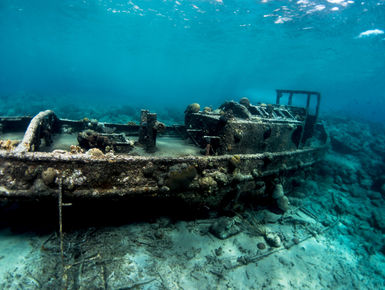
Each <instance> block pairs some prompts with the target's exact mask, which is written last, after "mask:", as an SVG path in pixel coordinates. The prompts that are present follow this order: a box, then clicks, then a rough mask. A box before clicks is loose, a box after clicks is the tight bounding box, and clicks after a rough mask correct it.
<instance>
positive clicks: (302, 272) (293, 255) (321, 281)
mask: <svg viewBox="0 0 385 290" xmlns="http://www.w3.org/2000/svg"><path fill="white" fill-rule="evenodd" d="M327 126H328V129H329V132H330V138H331V149H330V151H329V153H328V154H327V156H326V158H325V160H324V161H322V162H321V163H319V164H317V165H315V166H313V167H312V168H310V169H305V170H302V171H299V172H298V173H297V174H296V175H295V176H293V177H288V178H286V179H282V184H284V188H285V189H286V190H285V192H283V189H282V188H281V186H277V187H276V188H275V191H274V196H272V198H273V200H276V201H277V203H276V204H275V205H273V206H268V205H265V206H262V205H261V206H260V207H249V208H243V209H239V208H238V209H235V210H234V211H233V212H227V213H226V215H219V216H214V215H213V216H206V217H199V218H197V219H192V220H181V219H176V218H173V217H158V218H156V219H151V220H150V221H148V220H147V221H135V222H130V223H126V224H123V225H119V226H115V227H113V226H103V227H102V226H92V227H84V228H81V229H74V230H69V231H65V235H64V251H63V254H64V255H63V257H62V255H61V250H60V238H59V235H58V234H57V233H56V232H54V231H53V232H51V233H48V234H47V233H45V234H43V235H31V234H19V236H18V235H16V234H10V233H9V231H8V230H6V229H4V230H2V233H1V235H2V236H4V238H2V239H1V240H0V262H3V264H2V265H1V266H0V276H1V277H0V278H1V279H0V281H1V282H0V287H1V288H4V289H5V288H11V289H12V288H14V289H18V288H29V289H40V288H43V289H48V288H50V289H53V288H67V289H85V288H102V289H131V288H136V289H195V288H205V289H206V288H207V289H230V288H231V289H260V288H266V289H293V288H301V289H302V288H305V289H324V288H331V289H346V288H359V289H362V288H368V289H380V288H384V287H385V283H384V281H385V256H384V255H385V243H384V242H385V210H384V208H385V200H384V199H385V163H384V156H385V155H384V153H385V137H383V136H385V134H384V133H385V128H384V127H381V126H379V125H378V126H374V125H370V124H368V123H363V122H357V121H352V120H350V119H344V118H329V119H327ZM48 173H50V172H47V180H48V179H49V176H50V175H49V174H48ZM283 197H285V198H286V199H287V201H288V203H287V204H286V203H285V204H280V203H278V200H279V199H282V198H283ZM286 199H285V200H286ZM280 207H284V210H283V208H280ZM65 214H66V211H64V225H65V226H66V219H65V218H66V215H65ZM99 214H100V215H103V214H104V213H103V212H100V213H99ZM2 215H5V213H2ZM81 218H84V217H81V216H79V219H81ZM105 218H107V217H105ZM79 221H80V220H79ZM15 237H21V238H20V239H19V240H17V239H16V238H15ZM26 240H27V241H28V243H26V242H25V241H26ZM13 249H14V251H18V252H17V253H18V254H16V253H15V254H14V253H13V252H12V251H13Z"/></svg>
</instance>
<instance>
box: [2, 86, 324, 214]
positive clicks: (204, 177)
mask: <svg viewBox="0 0 385 290" xmlns="http://www.w3.org/2000/svg"><path fill="white" fill-rule="evenodd" d="M301 95H302V97H303V96H304V97H305V98H304V99H305V105H304V106H303V107H299V106H293V105H292V104H293V99H294V97H298V96H301ZM283 98H286V99H287V103H286V104H282V99H283ZM320 98H321V96H320V94H319V93H318V92H310V91H294V90H277V99H276V103H275V104H255V105H254V104H251V103H250V102H249V100H248V99H246V98H242V99H241V100H240V101H239V102H235V101H229V102H225V103H224V104H223V105H221V106H220V107H219V108H218V109H216V110H212V109H211V108H208V107H206V108H204V109H201V108H200V106H199V105H198V104H191V105H189V106H188V107H187V108H186V111H185V123H184V124H183V125H172V126H167V125H165V124H163V123H161V122H159V121H158V120H157V115H156V114H155V113H151V112H149V111H147V110H142V111H141V119H140V123H133V122H130V123H127V124H109V123H100V122H97V121H96V120H89V119H87V118H85V119H83V120H76V121H74V120H67V119H59V118H58V117H57V116H56V115H55V113H54V112H53V111H50V110H47V111H43V112H40V113H39V114H37V115H36V116H34V117H1V118H0V139H2V140H1V141H0V199H2V200H42V199H45V198H60V199H62V198H65V200H66V201H69V202H74V201H76V200H79V199H82V200H88V199H93V200H94V199H100V200H104V199H108V200H111V199H116V200H120V199H124V200H131V199H132V200H135V199H137V198H138V197H140V198H141V199H143V198H144V199H150V200H155V199H162V200H165V199H169V200H179V201H182V202H183V203H185V204H187V205H194V206H196V207H207V208H224V207H226V206H229V205H231V204H234V202H236V201H237V200H238V199H239V198H240V197H241V196H242V195H244V194H249V195H250V194H251V195H254V196H258V195H269V196H273V197H274V198H275V199H276V200H277V202H278V205H279V207H280V208H281V209H282V210H285V203H287V198H286V197H285V196H284V195H283V194H282V193H281V192H282V184H281V183H280V182H279V180H280V178H279V177H280V176H282V175H284V174H286V172H289V171H295V170H298V169H300V168H303V167H307V166H311V165H312V164H314V163H315V162H317V161H319V160H321V159H322V157H323V155H324V153H325V151H326V149H327V147H328V135H327V132H326V130H325V128H324V126H323V124H322V122H320V121H319V120H318V113H319V104H320ZM313 103H314V104H315V106H313V107H312V104H313Z"/></svg>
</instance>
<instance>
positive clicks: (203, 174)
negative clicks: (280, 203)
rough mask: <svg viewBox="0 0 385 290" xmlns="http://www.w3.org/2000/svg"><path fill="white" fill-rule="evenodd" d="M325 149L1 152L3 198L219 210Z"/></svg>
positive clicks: (317, 156)
mask: <svg viewBox="0 0 385 290" xmlns="http://www.w3.org/2000/svg"><path fill="white" fill-rule="evenodd" d="M326 149H327V147H326V146H322V147H317V148H311V149H299V150H294V151H287V152H279V153H262V154H244V155H223V156H186V157H144V156H127V155H126V156H124V155H112V154H111V155H104V156H101V157H95V156H85V154H70V153H57V152H53V153H43V152H22V153H17V152H6V151H1V152H0V198H1V199H8V200H18V199H31V200H39V199H41V198H57V196H58V194H59V190H60V189H61V190H62V194H63V196H65V197H66V198H67V199H68V200H75V199H103V198H108V199H119V198H125V199H129V198H136V197H140V198H151V199H157V198H160V199H177V200H182V201H183V202H186V203H191V204H196V205H198V206H207V207H210V208H217V207H220V206H223V205H224V204H225V203H228V202H229V201H231V200H234V199H236V198H238V197H239V196H240V195H241V194H243V193H246V192H253V191H255V192H258V193H259V194H264V193H265V192H268V191H269V190H270V189H269V183H270V181H271V180H272V179H274V178H275V177H278V176H280V175H282V174H283V173H284V172H286V171H289V170H297V169H299V168H301V167H305V166H310V165H312V164H314V163H315V162H317V161H319V160H320V159H321V158H322V156H323V155H324V152H325V151H326Z"/></svg>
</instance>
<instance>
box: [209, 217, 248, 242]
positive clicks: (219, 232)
mask: <svg viewBox="0 0 385 290" xmlns="http://www.w3.org/2000/svg"><path fill="white" fill-rule="evenodd" d="M240 232H241V229H240V227H239V226H238V225H237V224H236V221H235V218H229V217H221V218H219V219H218V220H217V221H215V222H214V223H213V224H212V225H211V227H210V233H212V234H213V235H214V236H216V237H217V238H218V239H221V240H224V239H227V238H229V237H231V236H234V235H236V234H238V233H240Z"/></svg>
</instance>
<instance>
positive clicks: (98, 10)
mask: <svg viewBox="0 0 385 290" xmlns="http://www.w3.org/2000/svg"><path fill="white" fill-rule="evenodd" d="M384 30H385V1H384V0H377V1H344V0H328V1H321V0H318V1H310V0H299V1H269V0H262V1H245V0H243V1H241V0H239V1H235V0H233V1H230V0H223V1H220V0H217V1H214V0H212V1H202V0H200V1H197V0H196V1H183V0H179V1H156V0H154V1H139V0H133V1H119V0H110V1H106V0H99V1H96V0H94V1H90V0H83V1H43V0H36V1H27V0H24V1H23V0H1V2H0V98H4V99H7V104H8V106H9V104H12V101H13V100H14V104H15V107H17V109H18V110H17V112H18V113H20V112H23V111H28V102H26V100H28V98H34V99H35V101H36V99H37V100H39V101H40V102H41V106H53V105H54V104H56V103H62V104H70V105H72V106H74V105H76V104H81V105H82V106H83V107H84V106H88V107H90V108H92V107H95V106H97V105H99V106H109V105H111V106H112V105H115V106H118V107H119V106H123V105H126V104H130V105H133V106H145V107H149V108H155V109H159V108H166V107H185V106H186V105H187V104H188V103H191V102H199V103H202V105H213V106H216V105H218V104H220V103H221V102H222V101H224V100H226V99H233V98H234V99H237V98H239V97H242V96H247V97H249V98H250V99H251V100H252V101H253V102H257V101H270V100H273V96H274V89H276V88H290V89H309V90H317V91H320V92H321V93H322V95H323V103H322V112H324V113H328V112H335V111H342V112H344V113H347V114H351V115H352V116H354V117H360V118H361V117H363V118H366V119H372V120H376V121H385V81H384V80H385V53H384V52H385V34H384ZM20 96H22V97H20ZM17 98H21V100H22V101H17ZM10 100H11V101H10ZM0 109H1V106H0ZM4 112H7V111H6V110H5V109H4V108H3V111H2V113H4Z"/></svg>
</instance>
